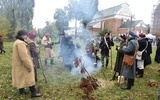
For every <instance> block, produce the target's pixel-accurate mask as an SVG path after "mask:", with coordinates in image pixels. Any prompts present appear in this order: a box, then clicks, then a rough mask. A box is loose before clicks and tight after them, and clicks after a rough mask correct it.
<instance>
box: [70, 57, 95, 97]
mask: <svg viewBox="0 0 160 100" xmlns="http://www.w3.org/2000/svg"><path fill="white" fill-rule="evenodd" d="M73 64H74V66H75V67H76V68H77V67H78V66H80V67H81V73H82V74H84V73H85V72H86V73H87V74H88V77H87V78H84V77H83V78H82V79H81V84H80V88H81V89H82V90H83V92H84V93H85V94H86V95H87V97H88V96H89V94H90V92H92V91H95V90H96V89H97V88H98V84H97V83H96V82H97V79H95V78H93V77H91V75H90V74H89V72H88V71H87V70H86V68H85V66H84V64H83V63H82V60H81V58H78V57H77V58H76V59H75V60H74V62H73Z"/></svg>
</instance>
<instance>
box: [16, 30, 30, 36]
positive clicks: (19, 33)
mask: <svg viewBox="0 0 160 100" xmlns="http://www.w3.org/2000/svg"><path fill="white" fill-rule="evenodd" d="M27 34H28V33H27V31H25V30H20V31H18V33H17V36H22V35H27Z"/></svg>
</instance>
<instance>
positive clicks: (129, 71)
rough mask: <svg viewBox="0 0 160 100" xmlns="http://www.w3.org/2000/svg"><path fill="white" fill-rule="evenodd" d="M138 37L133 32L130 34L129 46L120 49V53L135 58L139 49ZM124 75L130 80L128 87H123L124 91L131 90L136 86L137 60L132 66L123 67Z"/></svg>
mask: <svg viewBox="0 0 160 100" xmlns="http://www.w3.org/2000/svg"><path fill="white" fill-rule="evenodd" d="M136 38H137V35H135V34H134V33H133V32H129V37H128V44H127V45H126V46H123V47H122V48H118V50H119V51H121V52H124V53H125V54H127V55H130V56H134V55H135V53H136V50H137V49H138V42H137V40H136ZM122 75H123V76H124V78H126V79H127V80H128V82H127V85H126V86H124V87H122V89H123V90H130V89H131V87H132V86H133V85H134V78H135V77H136V59H135V58H134V63H133V65H132V66H127V65H126V64H124V65H123V72H122Z"/></svg>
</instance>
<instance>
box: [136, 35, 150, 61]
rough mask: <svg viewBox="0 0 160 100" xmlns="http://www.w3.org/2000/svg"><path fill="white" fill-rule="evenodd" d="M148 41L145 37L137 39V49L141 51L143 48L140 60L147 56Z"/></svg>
mask: <svg viewBox="0 0 160 100" xmlns="http://www.w3.org/2000/svg"><path fill="white" fill-rule="evenodd" d="M147 43H148V41H147V39H145V38H144V39H141V40H138V44H139V49H138V51H143V50H144V49H145V50H144V52H143V53H142V60H144V59H145V58H146V57H147V51H146V49H147V47H148V44H147ZM146 46H147V47H146Z"/></svg>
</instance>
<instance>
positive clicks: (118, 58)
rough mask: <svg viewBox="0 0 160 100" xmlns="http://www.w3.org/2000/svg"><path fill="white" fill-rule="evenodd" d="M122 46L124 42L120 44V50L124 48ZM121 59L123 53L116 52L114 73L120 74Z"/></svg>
mask: <svg viewBox="0 0 160 100" xmlns="http://www.w3.org/2000/svg"><path fill="white" fill-rule="evenodd" d="M124 45H125V41H123V42H121V43H120V48H122V46H124ZM116 50H117V49H116ZM123 57H124V52H121V51H118V50H117V57H116V63H115V68H114V71H116V72H119V73H121V68H122V61H123Z"/></svg>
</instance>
